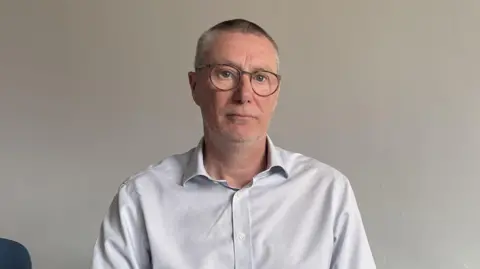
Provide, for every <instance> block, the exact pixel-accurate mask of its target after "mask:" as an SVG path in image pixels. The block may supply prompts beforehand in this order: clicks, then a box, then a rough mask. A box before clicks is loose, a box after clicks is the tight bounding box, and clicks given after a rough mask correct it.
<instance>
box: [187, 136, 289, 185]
mask: <svg viewBox="0 0 480 269" xmlns="http://www.w3.org/2000/svg"><path fill="white" fill-rule="evenodd" d="M203 146H204V139H203V138H202V139H200V142H198V145H197V147H196V148H194V149H193V150H191V151H190V152H189V157H188V161H187V164H186V167H185V172H184V173H183V178H182V185H185V183H187V182H188V181H189V180H191V179H192V178H194V177H197V176H200V177H205V178H207V179H210V180H211V177H210V176H209V175H208V173H207V171H206V170H205V165H204V163H203ZM267 150H268V168H267V169H266V170H268V171H270V172H272V173H276V172H279V173H281V174H282V175H283V176H284V177H285V178H288V172H287V168H286V165H285V162H284V158H283V156H282V154H281V152H280V151H279V149H278V148H277V147H276V146H275V145H274V144H273V142H272V140H271V139H270V137H269V136H268V135H267Z"/></svg>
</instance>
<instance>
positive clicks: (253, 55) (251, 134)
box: [189, 32, 279, 142]
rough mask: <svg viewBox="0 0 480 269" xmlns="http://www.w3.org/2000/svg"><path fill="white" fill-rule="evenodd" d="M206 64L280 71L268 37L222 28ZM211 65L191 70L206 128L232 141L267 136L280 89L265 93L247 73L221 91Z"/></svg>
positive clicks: (208, 131)
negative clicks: (258, 90) (254, 86)
mask: <svg viewBox="0 0 480 269" xmlns="http://www.w3.org/2000/svg"><path fill="white" fill-rule="evenodd" d="M204 64H230V65H233V66H235V67H237V68H238V69H240V70H244V71H247V72H255V71H258V70H267V71H270V72H273V73H277V52H276V50H275V48H274V46H273V45H272V43H271V42H270V41H269V40H268V39H267V38H265V37H262V36H258V35H254V34H245V33H235V32H233V33H230V32H220V33H218V34H217V35H216V36H215V37H214V40H213V41H212V43H211V44H210V48H209V51H208V53H207V55H206V57H205V62H204ZM210 71H211V68H209V67H207V68H203V69H201V70H199V71H198V72H190V73H189V81H190V87H191V89H192V96H193V99H194V101H195V103H196V104H197V105H198V106H199V107H200V110H201V112H202V116H203V121H204V126H205V132H207V134H208V135H210V137H212V138H215V139H222V140H224V141H230V142H254V141H256V140H258V139H261V138H263V137H265V135H266V134H267V130H268V126H269V124H270V120H271V118H272V116H273V113H274V110H275V107H276V105H277V100H278V93H279V90H277V91H276V92H275V93H274V94H272V95H270V96H267V97H262V96H259V95H257V94H256V93H255V92H254V91H253V89H252V84H251V81H250V77H249V76H248V75H246V74H244V75H242V76H241V78H240V83H239V84H238V86H237V87H236V88H234V89H233V90H230V91H219V90H218V89H217V88H216V87H215V86H214V85H213V84H212V82H211V80H210V79H209V75H210Z"/></svg>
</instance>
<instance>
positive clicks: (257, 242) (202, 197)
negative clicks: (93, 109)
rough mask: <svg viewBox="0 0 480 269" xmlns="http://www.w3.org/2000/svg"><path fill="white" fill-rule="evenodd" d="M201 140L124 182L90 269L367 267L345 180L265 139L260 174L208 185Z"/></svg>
mask: <svg viewBox="0 0 480 269" xmlns="http://www.w3.org/2000/svg"><path fill="white" fill-rule="evenodd" d="M202 146H203V141H200V143H199V144H198V146H197V147H195V148H193V149H191V150H190V151H188V152H186V153H183V154H178V155H173V156H170V157H168V158H166V159H164V160H162V161H161V162H160V163H158V164H156V165H152V166H150V167H149V168H148V169H146V170H145V171H142V172H141V173H138V174H136V175H134V176H132V177H130V178H129V179H128V180H126V181H125V182H124V183H123V184H122V185H121V186H120V188H119V190H118V193H117V195H116V196H115V198H114V199H113V202H112V204H111V206H110V208H109V211H108V213H107V215H106V217H105V219H104V220H103V223H102V226H101V229H100V235H99V237H98V239H97V241H96V244H95V247H94V253H93V263H92V268H93V269H147V268H148V269H150V268H152V269H153V268H154V269H174V268H175V269H207V268H208V269H210V268H212V269H232V268H236V269H290V268H291V269H294V268H295V269H374V268H376V266H375V262H374V259H373V256H372V253H371V250H370V246H369V243H368V240H367V237H366V234H365V230H364V227H363V223H362V219H361V215H360V212H359V209H358V206H357V203H356V200H355V196H354V193H353V191H352V188H351V186H350V183H349V181H348V179H347V178H346V177H345V176H344V175H343V174H341V173H340V172H339V171H337V170H335V169H334V168H332V167H330V166H328V165H326V164H323V163H321V162H319V161H317V160H315V159H313V158H310V157H306V156H304V155H301V154H298V153H293V152H289V151H286V150H284V149H281V148H279V147H276V146H274V145H273V143H272V141H271V140H270V138H268V164H269V165H268V169H267V170H265V171H263V172H261V173H259V174H258V175H256V176H255V177H254V178H253V180H252V182H251V183H250V184H248V185H247V186H245V187H243V188H242V189H239V190H236V189H232V188H229V187H228V186H227V185H226V182H225V181H222V180H214V179H212V178H211V177H210V176H209V175H208V174H207V172H206V171H205V167H204V164H203V155H202Z"/></svg>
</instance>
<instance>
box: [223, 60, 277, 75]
mask: <svg viewBox="0 0 480 269" xmlns="http://www.w3.org/2000/svg"><path fill="white" fill-rule="evenodd" d="M217 64H228V65H232V66H235V67H236V68H238V69H240V70H243V69H242V68H241V67H240V66H239V65H238V64H236V63H234V62H232V61H230V60H223V61H221V62H217ZM257 71H267V72H271V73H274V74H277V73H276V72H275V71H273V70H272V69H271V68H269V67H267V66H255V67H254V68H253V69H252V70H251V72H257Z"/></svg>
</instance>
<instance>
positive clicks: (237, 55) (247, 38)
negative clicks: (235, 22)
mask: <svg viewBox="0 0 480 269" xmlns="http://www.w3.org/2000/svg"><path fill="white" fill-rule="evenodd" d="M207 57H208V58H210V62H212V61H213V62H214V63H228V64H234V65H236V66H238V67H240V68H242V69H244V70H247V71H253V70H256V69H266V70H269V71H273V72H276V71H277V51H276V49H275V47H274V46H273V44H272V43H271V42H270V40H268V38H266V37H264V36H260V35H256V34H251V33H237V32H220V33H217V34H216V35H215V37H214V39H213V40H212V43H211V44H210V49H209V53H208V56H207Z"/></svg>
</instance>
